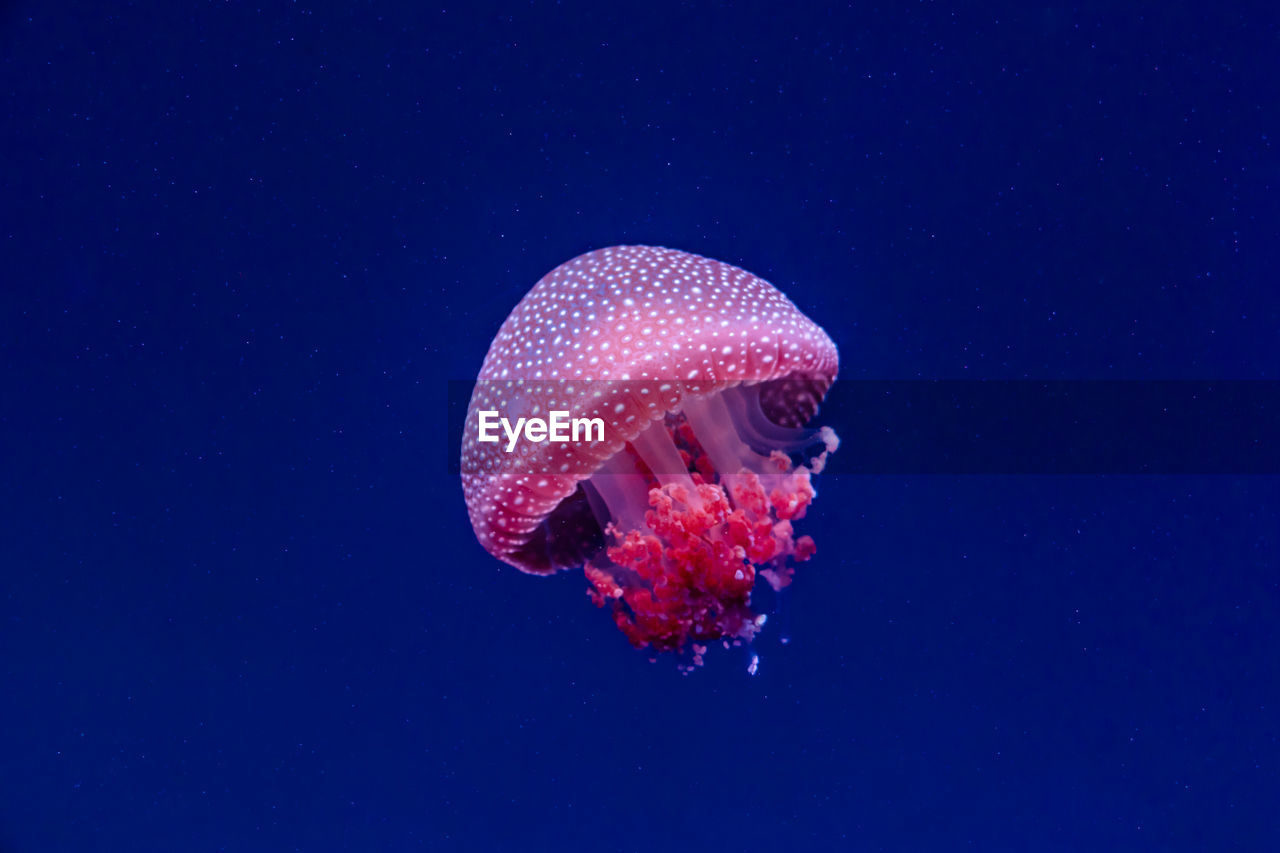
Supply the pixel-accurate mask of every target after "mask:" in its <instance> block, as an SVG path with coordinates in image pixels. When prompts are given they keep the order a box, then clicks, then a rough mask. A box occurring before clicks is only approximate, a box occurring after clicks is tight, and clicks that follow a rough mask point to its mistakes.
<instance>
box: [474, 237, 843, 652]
mask: <svg viewBox="0 0 1280 853" xmlns="http://www.w3.org/2000/svg"><path fill="white" fill-rule="evenodd" d="M837 368H838V357H837V354H836V347H835V344H834V343H833V342H832V341H831V339H830V337H828V336H827V334H826V333H825V332H824V331H823V330H822V329H821V328H820V327H819V326H818V325H817V324H816V323H814V322H813V321H812V320H810V319H809V318H808V317H806V316H805V315H804V314H803V313H801V311H800V310H799V309H798V308H797V307H796V306H795V305H794V304H792V303H791V301H790V300H788V299H787V298H786V297H785V296H784V295H783V294H782V293H781V292H780V291H778V290H777V289H776V288H774V287H773V286H772V285H770V284H769V283H768V282H765V281H763V280H762V279H760V278H757V277H756V276H754V275H752V274H751V273H749V272H747V271H745V270H742V269H740V268H738V267H735V266H732V265H730V264H725V263H722V262H720V261H715V260H711V259H708V258H704V257H700V256H697V255H692V254H689V253H686V252H681V251H677V250H673V249H665V248H658V247H651V246H615V247H611V248H606V249H599V250H596V251H593V252H589V253H587V254H584V255H581V256H579V257H577V258H574V259H573V260H571V261H568V262H567V263H565V264H562V265H561V266H559V267H557V268H556V269H554V270H552V271H551V272H550V273H548V274H547V275H546V276H544V277H543V278H542V280H541V281H539V282H538V283H537V284H536V285H535V286H534V287H533V289H532V290H530V291H529V293H528V294H527V295H526V296H525V297H524V298H523V299H522V300H521V301H520V303H519V304H518V305H517V306H516V307H515V309H514V310H513V311H512V312H511V315H510V316H509V317H508V318H507V320H506V322H504V323H503V325H502V328H501V329H500V330H499V331H498V334H497V336H496V337H495V338H494V341H493V343H492V345H491V346H490V348H489V352H488V355H487V356H486V357H485V361H484V364H483V366H482V368H481V370H480V374H479V377H478V381H477V383H476V387H475V390H474V392H473V395H472V399H471V404H470V406H469V408H468V412H467V423H466V426H465V429H464V433H463V443H462V481H463V490H464V493H465V497H466V501H467V509H468V513H469V516H470V519H471V523H472V527H473V529H474V531H475V534H476V537H477V539H478V540H479V541H480V543H481V545H483V546H484V548H485V549H486V550H488V551H489V552H490V553H491V554H493V555H494V556H495V557H497V558H499V559H500V560H503V561H504V562H507V563H509V564H510V565H513V566H515V567H516V568H518V569H520V570H522V571H524V572H528V573H531V574H550V573H553V572H556V571H558V570H561V569H568V568H582V569H583V570H584V573H585V575H586V578H587V581H588V592H589V594H590V596H591V598H592V600H593V601H594V602H595V603H596V604H597V605H598V606H600V607H607V608H609V609H610V610H611V612H612V614H613V618H614V621H615V623H616V624H617V626H618V627H619V628H620V629H621V630H622V632H623V633H624V634H625V635H626V637H627V638H628V639H629V640H630V641H631V642H632V644H634V645H635V646H637V647H645V646H651V647H653V648H655V649H658V650H663V651H680V650H686V649H688V650H691V651H692V654H693V660H694V663H700V662H701V660H702V655H703V653H704V651H705V648H706V644H707V643H709V642H712V641H716V640H721V641H725V642H744V641H749V640H750V639H751V638H752V637H753V636H754V634H755V633H756V632H757V631H758V630H759V628H760V627H761V626H762V625H763V624H764V617H763V615H761V614H757V613H756V612H755V611H754V610H753V609H752V606H751V593H752V590H753V589H754V587H755V584H756V583H757V581H758V580H759V579H763V580H764V581H765V582H767V583H768V584H769V585H770V586H772V587H773V588H775V589H781V588H782V587H783V586H786V585H787V584H788V583H789V582H790V580H791V577H792V573H793V571H794V564H795V563H798V562H803V561H805V560H808V559H809V558H810V557H811V556H812V555H813V553H814V551H815V545H814V543H813V540H812V539H811V538H810V537H808V536H803V535H798V534H797V533H796V531H795V529H794V522H796V521H798V520H799V519H800V518H802V517H803V516H804V514H805V512H806V510H807V509H808V507H809V505H810V503H811V502H812V500H813V498H814V496H815V491H814V488H813V483H812V477H813V475H814V474H817V473H819V472H820V471H821V470H822V467H823V465H824V464H825V462H826V458H827V455H828V454H829V453H830V452H832V451H834V450H835V449H836V446H837V444H838V440H837V438H836V436H835V433H834V432H832V431H831V430H830V429H829V428H826V427H824V428H822V429H820V430H816V431H813V430H806V429H804V428H803V425H804V424H805V423H806V422H807V421H808V420H809V418H810V417H811V416H812V415H813V414H814V413H815V412H816V411H817V408H818V405H819V403H820V402H821V401H822V399H823V397H824V396H825V394H826V392H827V390H828V389H829V388H830V386H831V384H832V382H833V381H834V380H835V377H836V372H837ZM485 412H502V413H503V414H504V415H505V416H506V417H508V418H512V419H514V418H517V417H525V418H533V417H545V416H547V415H548V414H549V413H555V412H563V413H568V414H569V415H570V416H571V417H573V418H575V419H577V418H582V419H584V420H587V421H590V420H599V421H600V422H602V423H603V425H604V427H605V428H604V431H603V434H602V435H599V434H596V435H592V434H590V433H588V435H587V437H586V438H584V439H581V440H577V441H560V442H556V441H524V442H517V443H515V446H511V447H509V448H508V447H505V446H504V445H503V444H502V443H501V442H492V441H480V440H479V439H478V435H479V423H480V418H481V415H482V413H485Z"/></svg>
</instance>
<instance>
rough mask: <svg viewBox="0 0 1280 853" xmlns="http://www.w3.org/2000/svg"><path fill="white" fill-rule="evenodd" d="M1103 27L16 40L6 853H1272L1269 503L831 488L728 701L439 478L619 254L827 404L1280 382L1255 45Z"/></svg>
mask: <svg viewBox="0 0 1280 853" xmlns="http://www.w3.org/2000/svg"><path fill="white" fill-rule="evenodd" d="M1113 6H1114V4H1098V5H1094V6H1087V7H1081V6H1066V5H1061V4H1059V5H1048V6H1045V5H1033V6H1026V5H1025V4H1017V5H1013V6H1010V7H1008V8H1005V9H1001V10H997V9H995V8H993V7H989V8H987V9H985V10H975V9H974V8H969V7H954V8H953V7H950V6H948V5H939V4H918V3H909V4H908V3H902V4H889V5H885V4H881V5H879V6H872V5H860V4H859V5H855V6H853V7H848V8H846V7H841V8H834V7H832V8H821V7H818V6H816V5H815V6H809V7H806V8H805V9H803V10H799V11H784V10H783V8H782V6H781V5H780V4H742V5H735V6H733V7H731V8H730V7H718V6H712V5H711V4H690V5H664V4H658V5H652V4H651V5H647V6H644V7H633V8H628V9H624V8H620V7H614V6H613V5H612V4H598V3H597V4H570V3H565V4H549V3H548V4H542V3H535V4H519V5H517V4H510V5H506V6H502V5H490V6H486V7H483V8H477V7H476V6H475V5H463V6H456V7H455V6H452V5H450V6H446V7H443V8H442V7H440V6H439V5H438V4H437V5H434V6H431V7H429V8H426V7H423V6H422V5H421V4H414V3H405V4H399V5H396V4H381V5H378V4H368V3H358V4H332V5H329V6H308V5H305V4H289V5H283V4H267V5H265V6H263V7H262V8H255V7H253V6H246V5H240V4H231V5H225V4H221V3H219V4H203V3H202V4H196V5H189V4H173V3H136V4H132V5H126V6H118V7H117V6H96V5H90V6H84V5H80V6H76V7H74V8H71V7H68V8H64V9H54V8H51V7H48V6H46V5H41V4H34V3H16V4H10V5H9V6H7V7H6V9H5V10H4V12H3V17H2V18H0V30H2V32H3V37H2V38H3V54H2V55H3V64H2V65H0V74H3V87H0V90H2V91H3V97H4V104H5V106H4V110H3V113H2V114H0V134H2V135H0V155H2V160H0V163H2V165H3V169H2V170H0V183H2V185H3V204H2V205H0V281H2V282H3V284H2V285H0V371H2V372H0V617H2V621H0V680H2V686H0V849H2V850H4V851H6V853H7V851H20V852H21V851H46V850H47V851H61V850H78V851H172V850H184V851H206V850H208V851H214V850H227V851H259V850H261V851H279V850H303V851H313V850H361V851H363V850H418V849H424V850H486V849H493V850H623V851H630V850H644V849H671V850H693V849H717V850H739V849H746V848H747V847H752V848H772V849H791V850H835V849H857V850H923V849H971V850H1037V851H1043V850H1062V851H1068V850H1091V851H1092V850H1153V851H1154V850H1160V851H1164V850H1211V849H1212V850H1228V849H1231V850H1271V849H1276V846H1277V844H1280V819H1278V818H1277V817H1276V810H1275V805H1276V803H1277V802H1280V741H1278V738H1280V734H1278V726H1277V720H1278V719H1280V717H1278V714H1280V665H1278V664H1277V650H1278V649H1280V588H1278V586H1277V569H1278V568H1280V560H1278V558H1277V547H1278V544H1280V480H1277V478H1275V477H1266V476H1250V475H1239V474H1234V475H1203V476H1160V475H1150V476H1129V475H1119V474H1117V475H1107V476H1095V475H1023V476H997V475H980V474H969V475H920V476H897V475H892V474H884V475H875V476H872V475H866V476H860V475H856V474H843V475H840V474H837V475H834V476H830V477H827V478H826V479H825V480H823V481H821V482H820V483H819V490H820V493H821V494H820V497H819V499H818V501H817V504H816V505H815V508H814V511H813V512H812V513H811V515H810V517H809V518H808V519H806V522H805V530H806V532H809V533H811V534H812V535H813V536H814V538H815V539H816V540H817V542H818V545H819V554H818V556H817V557H816V558H815V560H814V561H813V563H812V564H810V565H809V566H807V567H806V568H805V569H804V571H802V572H801V573H800V574H799V575H798V578H797V581H796V583H795V584H794V585H793V586H792V588H791V589H790V590H788V592H787V594H786V596H785V601H784V602H783V604H782V611H781V612H780V613H776V614H775V616H774V619H773V620H772V621H771V623H770V625H769V631H768V632H767V633H766V634H765V635H764V636H763V637H762V638H761V639H760V641H759V643H758V645H757V651H758V653H759V654H760V657H761V668H760V672H759V674H758V675H756V676H755V677H754V678H753V677H750V676H748V675H747V673H746V662H747V660H746V655H745V654H743V653H741V652H734V653H723V652H721V653H718V654H712V655H709V661H708V665H707V666H706V667H704V668H703V669H702V670H701V671H699V672H697V673H695V674H694V675H692V676H689V677H683V676H681V675H680V674H679V673H678V672H677V670H676V667H675V665H674V662H673V661H671V660H662V661H659V662H658V663H657V664H651V663H649V662H648V660H647V655H646V654H643V653H639V652H636V651H634V650H632V649H631V648H630V647H629V646H628V645H627V644H626V642H625V641H624V639H623V638H622V637H621V635H620V634H619V633H618V632H617V631H616V630H615V629H614V628H613V626H612V625H611V624H610V622H609V619H608V617H607V615H606V614H605V613H603V612H601V611H597V610H595V609H594V608H592V607H591V606H590V604H589V602H588V601H587V598H586V595H585V584H584V582H583V580H582V578H581V576H580V575H569V574H565V575H560V576H557V577H554V578H550V579H538V578H531V577H527V576H523V575H520V574H518V573H516V572H514V571H513V570H510V569H506V568H504V567H502V566H501V565H500V564H499V563H498V562H497V561H495V560H494V559H493V558H491V557H490V556H489V555H488V554H486V553H485V552H484V551H483V550H482V549H481V548H480V547H479V546H478V545H477V544H476V542H475V541H474V539H473V537H472V534H471V531H470V526H469V524H468V521H467V516H466V513H465V509H464V506H463V502H462V495H461V489H460V487H459V485H458V482H457V477H456V474H454V473H451V472H450V463H451V454H453V453H455V452H456V449H455V448H453V447H452V446H450V444H449V442H448V441H447V440H446V435H447V434H448V432H449V429H448V424H447V416H448V408H447V399H446V398H447V396H448V392H447V384H448V382H449V380H466V379H470V378H472V377H474V376H475V373H476V371H477V370H478V368H479V365H480V362H481V361H482V359H483V357H484V354H485V351H486V349H487V346H488V342H489V340H490V339H491V337H492V336H493V334H494V332H495V331H496V330H497V328H498V326H499V325H500V324H501V322H502V320H503V318H504V317H505V316H506V314H507V312H508V311H509V310H510V309H511V307H512V306H513V305H514V304H515V303H516V301H517V300H518V299H519V298H520V296H521V295H522V294H523V293H524V292H525V291H526V290H527V289H528V288H529V287H530V286H531V285H532V284H533V283H534V282H535V281H536V280H537V279H538V278H539V276H541V275H542V274H543V273H545V272H546V271H548V270H549V269H551V268H552V267H554V266H555V265H557V264H559V263H560V262H562V261H564V260H567V259H568V258H570V257H572V256H574V255H576V254H578V253H580V252H583V251H586V250H589V249H592V248H597V247H600V246H606V245H611V244H616V243H627V242H629V243H655V244H661V245H668V246H674V247H677V248H682V249H685V250H688V251H693V252H698V253H701V254H705V255H708V256H711V257H715V258H718V259H721V260H725V261H729V262H732V263H737V264H740V265H742V266H744V267H746V268H747V269H750V270H752V271H753V272H756V273H758V274H759V275H761V276H764V277H766V278H768V279H769V280H770V281H772V282H773V283H774V284H776V285H777V286H778V287H779V288H781V289H782V290H784V291H785V292H786V293H787V294H788V295H789V296H790V297H791V298H792V299H793V300H794V301H795V302H796V303H797V304H798V305H799V306H800V307H801V308H802V309H803V310H805V311H806V312H807V313H809V314H810V315H811V316H813V317H814V318H815V319H817V320H818V322H820V323H821V324H822V325H823V326H824V327H825V328H826V329H827V331H828V332H829V333H830V334H831V336H832V337H833V338H834V339H835V340H836V342H837V343H838V345H839V347H840V352H841V361H842V376H841V381H842V382H845V383H848V382H850V381H851V380H857V379H860V378H861V379H911V378H929V379H932V378H944V379H963V378H1000V379H1017V378H1039V379H1102V378H1105V379H1136V380H1146V379H1201V380H1203V379H1219V378H1234V379H1275V378H1277V372H1276V363H1277V362H1276V353H1277V346H1278V345H1280V296H1278V295H1277V291H1276V287H1275V282H1276V270H1277V268H1280V249H1278V248H1277V247H1278V246H1280V242H1278V238H1280V233H1278V232H1280V195H1278V194H1277V185H1278V184H1280V151H1277V140H1278V139H1280V110H1278V109H1277V102H1276V98H1275V92H1276V90H1277V86H1278V85H1280V70H1278V68H1280V66H1277V65H1276V63H1275V61H1274V57H1275V48H1276V39H1277V35H1278V33H1280V30H1278V28H1277V18H1276V16H1275V15H1274V12H1273V11H1271V10H1268V9H1267V7H1266V6H1265V4H1253V5H1251V6H1249V7H1244V6H1240V7H1232V6H1231V4H1226V5H1224V4H1212V5H1208V6H1203V7H1197V8H1195V9H1194V10H1193V9H1191V8H1190V7H1177V8H1170V7H1168V6H1165V5H1162V6H1158V7H1151V8H1149V9H1148V10H1147V11H1146V12H1143V11H1140V10H1136V9H1134V10H1117V9H1115V8H1113ZM840 389H841V384H840V383H837V385H836V386H835V388H834V389H833V391H832V394H833V395H834V397H838V395H839V394H840ZM833 399H834V398H833ZM833 407H834V403H833ZM835 426H836V427H837V428H838V429H853V428H855V427H856V424H839V423H837V424H835ZM784 636H785V637H786V638H788V639H789V643H787V644H785V645H784V644H783V643H782V642H781V641H780V639H781V638H782V637H784Z"/></svg>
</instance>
